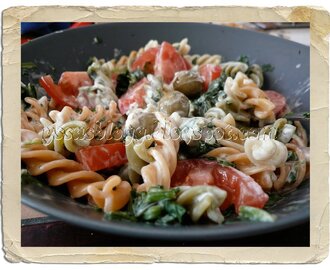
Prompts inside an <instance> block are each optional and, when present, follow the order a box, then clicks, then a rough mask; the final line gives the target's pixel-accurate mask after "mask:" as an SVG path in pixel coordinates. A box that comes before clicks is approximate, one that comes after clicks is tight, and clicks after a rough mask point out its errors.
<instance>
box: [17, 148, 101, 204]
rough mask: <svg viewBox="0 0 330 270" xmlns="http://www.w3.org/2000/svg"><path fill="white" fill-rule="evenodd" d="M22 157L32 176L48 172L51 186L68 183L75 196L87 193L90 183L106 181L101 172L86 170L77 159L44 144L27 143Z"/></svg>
mask: <svg viewBox="0 0 330 270" xmlns="http://www.w3.org/2000/svg"><path fill="white" fill-rule="evenodd" d="M21 159H22V161H23V162H24V163H25V164H26V166H27V170H28V172H29V173H30V174H31V175H32V176H38V175H41V174H44V173H46V174H47V178H48V184H49V185H50V186H60V185H63V184H67V186H68V189H69V191H70V194H71V196H72V197H73V198H80V197H82V196H84V195H86V194H87V186H88V184H90V183H94V182H97V181H104V178H103V177H102V176H101V175H100V174H98V173H96V172H91V171H86V170H84V169H83V167H82V165H81V164H80V163H78V162H77V161H74V160H69V159H66V158H65V157H64V156H62V155H61V154H59V153H57V152H55V151H52V150H48V149H47V148H46V147H45V146H43V145H38V144H34V145H25V146H24V147H23V148H22V149H21Z"/></svg>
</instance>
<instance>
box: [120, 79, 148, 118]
mask: <svg viewBox="0 0 330 270" xmlns="http://www.w3.org/2000/svg"><path fill="white" fill-rule="evenodd" d="M147 82H148V80H147V78H143V79H142V80H140V81H139V82H138V83H136V84H134V85H133V86H132V87H130V88H128V89H127V92H126V93H125V94H124V95H122V96H121V97H120V99H119V100H118V107H119V111H120V112H121V113H122V114H125V113H126V112H127V111H128V109H129V107H130V105H131V104H133V103H134V102H136V103H137V105H138V107H139V108H143V107H144V105H145V101H144V97H145V95H146V91H145V90H144V85H145V84H146V83H147Z"/></svg>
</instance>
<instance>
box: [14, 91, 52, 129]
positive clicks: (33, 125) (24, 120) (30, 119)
mask: <svg viewBox="0 0 330 270" xmlns="http://www.w3.org/2000/svg"><path fill="white" fill-rule="evenodd" d="M24 100H25V102H26V103H27V104H30V108H29V109H27V110H26V111H23V110H21V128H24V129H29V130H33V131H36V132H39V131H40V130H41V129H42V128H43V127H42V124H41V123H40V118H45V119H49V118H48V108H49V101H48V99H47V97H42V98H40V99H39V100H37V99H35V98H30V97H26V98H25V99H24Z"/></svg>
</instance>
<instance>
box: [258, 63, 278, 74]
mask: <svg viewBox="0 0 330 270" xmlns="http://www.w3.org/2000/svg"><path fill="white" fill-rule="evenodd" d="M261 69H262V72H272V71H273V70H274V69H275V67H274V66H272V65H271V64H264V65H262V66H261Z"/></svg>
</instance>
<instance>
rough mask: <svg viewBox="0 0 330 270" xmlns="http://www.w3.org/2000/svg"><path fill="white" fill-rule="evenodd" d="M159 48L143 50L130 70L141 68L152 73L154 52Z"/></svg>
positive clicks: (154, 59)
mask: <svg viewBox="0 0 330 270" xmlns="http://www.w3.org/2000/svg"><path fill="white" fill-rule="evenodd" d="M158 51H159V48H158V47H155V48H150V49H148V50H146V51H144V52H143V53H142V54H141V55H140V56H139V57H138V58H137V59H135V61H134V62H133V64H132V70H136V69H141V70H143V71H144V72H146V73H151V74H154V65H155V61H156V54H157V53H158Z"/></svg>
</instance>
